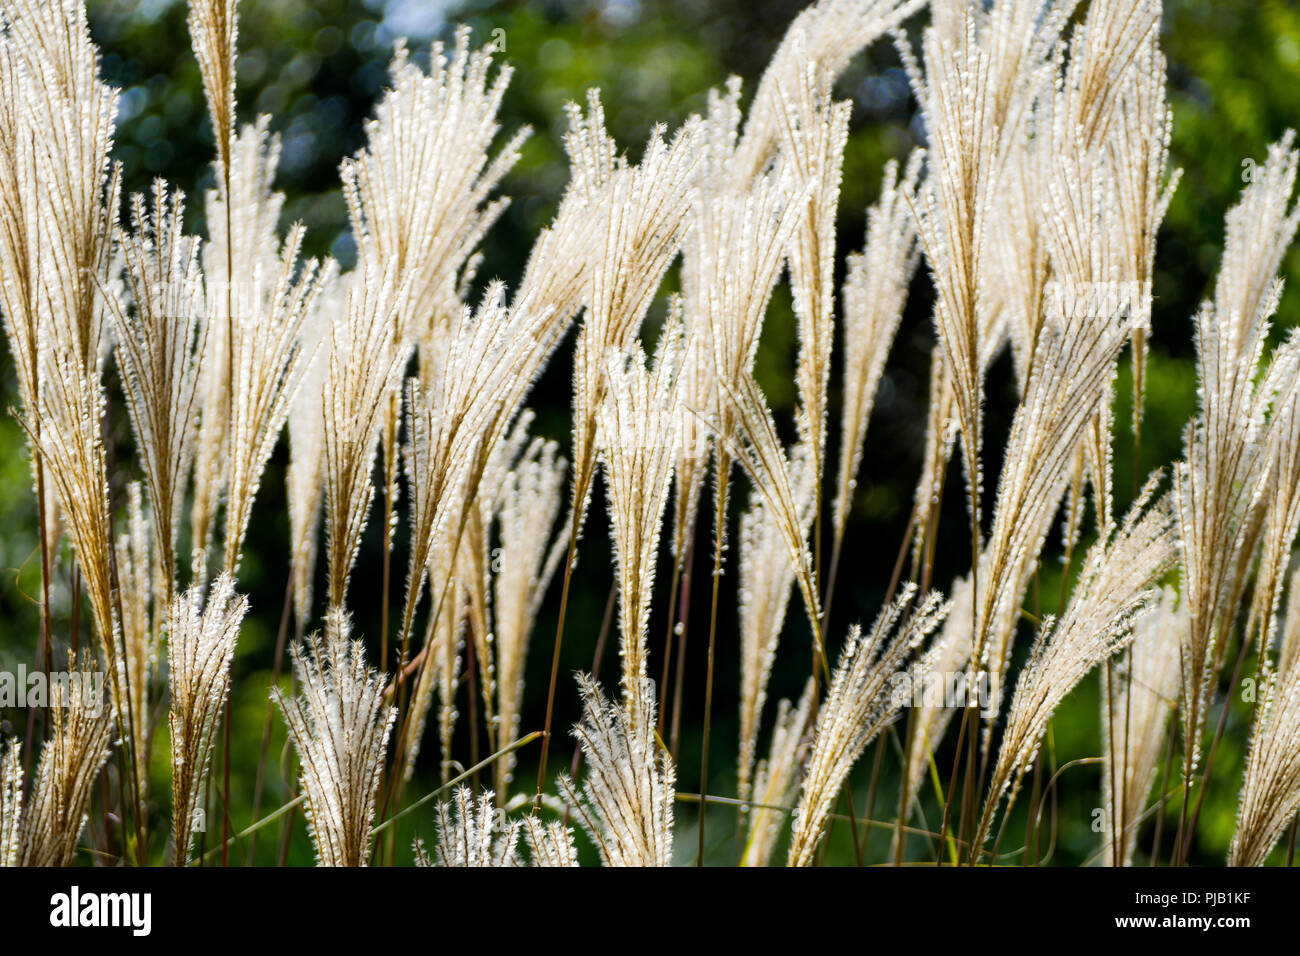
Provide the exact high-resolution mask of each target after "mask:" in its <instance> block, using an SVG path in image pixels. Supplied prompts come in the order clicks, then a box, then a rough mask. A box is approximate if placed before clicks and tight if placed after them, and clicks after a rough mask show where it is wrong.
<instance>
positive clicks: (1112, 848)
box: [1101, 587, 1187, 866]
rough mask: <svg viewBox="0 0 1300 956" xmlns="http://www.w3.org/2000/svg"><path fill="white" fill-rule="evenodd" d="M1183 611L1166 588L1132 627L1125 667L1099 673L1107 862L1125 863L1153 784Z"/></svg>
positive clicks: (1169, 710) (1169, 711)
mask: <svg viewBox="0 0 1300 956" xmlns="http://www.w3.org/2000/svg"><path fill="white" fill-rule="evenodd" d="M1186 627H1187V612H1186V608H1184V607H1183V606H1182V605H1180V604H1179V602H1178V595H1177V594H1176V593H1175V592H1174V590H1173V589H1172V588H1169V587H1166V588H1164V589H1163V590H1162V591H1161V592H1160V598H1159V601H1158V602H1157V603H1156V605H1155V607H1154V608H1153V610H1152V611H1151V613H1149V614H1146V615H1143V616H1142V617H1141V618H1139V619H1138V621H1137V623H1136V624H1135V625H1134V627H1133V642H1132V643H1131V644H1130V645H1129V654H1128V658H1127V662H1126V664H1125V665H1124V666H1122V667H1119V668H1116V669H1114V670H1113V671H1112V669H1111V668H1109V667H1108V668H1104V669H1103V670H1102V706H1101V728H1102V743H1103V746H1102V751H1103V756H1104V757H1105V762H1104V763H1103V764H1102V788H1101V789H1102V795H1103V796H1104V797H1105V800H1106V805H1105V810H1106V831H1105V835H1106V859H1107V861H1108V862H1109V863H1110V864H1111V865H1112V866H1128V865H1130V864H1131V863H1132V860H1133V852H1134V850H1135V848H1136V847H1137V837H1138V828H1139V826H1140V824H1141V822H1142V818H1143V813H1144V812H1145V810H1146V807H1147V797H1148V796H1149V794H1150V793H1151V787H1152V786H1153V785H1154V783H1155V780H1156V774H1157V772H1158V771H1159V769H1160V767H1159V763H1160V756H1161V751H1162V750H1163V749H1164V747H1163V746H1162V745H1163V743H1164V740H1165V731H1166V729H1167V727H1168V724H1169V718H1170V717H1171V716H1172V715H1173V710H1174V706H1175V705H1176V704H1177V703H1178V686H1179V663H1180V660H1179V646H1180V636H1181V635H1182V633H1183V631H1184V630H1186Z"/></svg>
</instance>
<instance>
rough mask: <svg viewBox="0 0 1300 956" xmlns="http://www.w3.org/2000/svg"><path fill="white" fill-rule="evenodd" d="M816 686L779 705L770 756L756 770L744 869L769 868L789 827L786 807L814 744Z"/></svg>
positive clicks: (810, 686) (797, 785) (749, 812)
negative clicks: (813, 714) (778, 840)
mask: <svg viewBox="0 0 1300 956" xmlns="http://www.w3.org/2000/svg"><path fill="white" fill-rule="evenodd" d="M811 722H812V683H811V681H810V682H809V684H808V686H807V687H805V688H804V692H803V695H802V696H801V697H800V698H799V702H798V704H796V705H794V706H791V704H790V701H788V700H782V701H780V702H779V703H778V704H777V705H776V717H775V719H774V720H773V724H772V744H771V746H770V748H769V749H768V754H767V757H766V758H765V759H764V760H760V761H759V763H758V766H757V767H756V768H754V774H753V776H754V784H753V788H752V791H751V792H752V794H753V800H752V802H751V803H750V804H749V811H748V816H749V824H748V826H749V836H748V838H747V840H746V841H745V850H744V854H743V855H742V856H741V858H740V865H741V866H767V865H769V863H770V861H771V859H772V854H773V852H774V851H775V850H776V841H777V839H778V838H779V837H780V835H781V830H782V829H783V828H784V826H785V819H786V811H785V807H786V805H787V804H788V803H789V802H790V801H791V800H793V799H794V797H795V794H796V793H797V791H798V788H799V777H800V773H801V772H802V770H803V764H804V760H805V759H806V758H807V756H808V748H809V746H811V744H812V734H811V729H812V728H811V726H810V725H811Z"/></svg>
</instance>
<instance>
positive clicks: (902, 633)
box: [786, 584, 948, 866]
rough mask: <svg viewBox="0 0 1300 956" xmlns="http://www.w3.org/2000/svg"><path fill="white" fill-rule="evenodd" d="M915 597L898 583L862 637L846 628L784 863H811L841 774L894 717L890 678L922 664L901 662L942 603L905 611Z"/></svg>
mask: <svg viewBox="0 0 1300 956" xmlns="http://www.w3.org/2000/svg"><path fill="white" fill-rule="evenodd" d="M915 598H916V587H915V586H914V585H911V584H908V585H905V586H904V587H903V589H902V591H901V592H900V593H899V596H898V597H897V598H895V599H894V601H893V602H892V603H891V604H889V605H888V606H887V607H885V608H884V609H883V610H881V612H880V614H879V616H878V617H877V618H876V621H875V623H874V624H873V625H872V626H871V630H870V632H868V633H867V635H866V636H865V637H864V636H863V634H862V630H861V628H860V627H858V626H857V625H854V626H853V627H852V628H850V630H849V637H848V640H847V641H846V642H845V644H844V649H843V650H842V651H841V652H840V662H839V664H838V666H837V667H836V668H835V675H834V677H833V678H832V679H831V684H830V688H829V690H828V692H827V694H826V700H825V701H824V702H823V703H822V706H821V709H820V711H819V712H818V716H817V729H816V732H815V733H814V735H813V743H812V752H811V753H810V754H809V756H808V766H807V770H806V771H805V773H804V778H803V783H802V784H801V785H800V790H799V803H798V805H797V806H796V807H795V811H794V824H793V833H792V834H791V837H790V850H789V856H788V859H787V862H786V865H787V866H810V865H811V864H812V862H813V855H814V854H815V853H816V852H817V846H818V844H819V843H820V842H821V839H822V836H823V835H824V833H825V830H826V821H827V819H828V818H829V817H830V812H831V808H832V807H833V806H834V804H835V800H836V798H837V797H838V796H839V792H840V788H841V787H842V786H843V785H844V781H845V780H846V779H847V777H848V775H849V771H850V770H852V769H853V765H854V764H855V763H857V760H858V758H859V757H860V756H862V752H863V751H864V750H865V749H866V747H867V744H869V743H871V741H872V740H873V739H875V737H876V735H877V734H879V733H880V732H881V731H882V730H884V729H885V727H886V726H887V725H888V724H889V723H890V721H892V720H893V719H894V718H895V717H896V716H898V711H899V709H900V706H901V704H902V703H903V702H902V701H899V700H898V699H897V697H896V695H895V694H894V693H893V688H894V686H895V680H896V679H897V678H898V677H899V676H900V675H906V676H907V677H909V679H910V680H915V679H916V678H917V677H919V676H920V675H921V674H923V673H924V672H925V670H926V669H927V668H928V664H927V663H926V661H924V660H919V661H913V662H910V663H909V660H908V659H909V657H910V656H911V655H912V652H913V651H915V650H916V648H917V647H918V646H919V645H920V643H921V642H922V641H923V640H924V639H925V638H926V637H927V636H928V635H929V634H930V633H931V632H932V631H933V630H934V629H935V628H937V627H938V626H939V625H940V624H941V623H942V622H943V619H944V616H945V615H946V614H947V613H948V605H947V604H945V603H944V602H943V601H942V600H941V599H940V597H939V595H938V594H934V593H932V594H930V595H928V596H927V597H926V598H925V599H924V600H922V601H921V602H920V603H919V604H917V606H916V607H915V608H913V607H912V605H913V602H914V600H915ZM904 615H906V616H904Z"/></svg>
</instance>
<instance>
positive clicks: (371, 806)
mask: <svg viewBox="0 0 1300 956" xmlns="http://www.w3.org/2000/svg"><path fill="white" fill-rule="evenodd" d="M292 655H293V666H294V673H295V675H296V676H297V679H298V687H299V693H298V696H296V697H292V698H291V697H289V696H287V695H286V694H284V693H283V692H282V691H281V690H280V688H278V687H274V688H272V689H271V696H272V698H273V699H274V700H275V702H276V704H277V705H278V706H279V708H280V712H281V713H282V714H283V715H284V721H285V723H286V724H287V725H288V728H289V738H290V740H292V741H293V748H294V751H295V752H296V753H297V754H298V762H299V766H300V778H301V781H302V788H303V791H304V793H305V795H306V797H307V827H308V829H309V830H310V831H311V838H312V843H313V844H314V845H315V847H316V860H317V862H318V864H319V865H321V866H365V865H366V862H367V859H368V858H369V855H370V842H371V832H372V827H373V825H374V815H375V799H376V797H377V796H378V792H379V779H380V773H381V770H382V767H383V759H384V752H385V750H386V748H387V746H388V735H389V731H390V730H391V729H392V724H393V718H394V710H393V708H392V707H391V706H389V705H388V704H387V703H386V702H385V699H384V698H385V694H384V692H385V689H386V688H387V685H388V680H387V678H385V677H384V676H383V675H382V674H379V673H377V672H375V671H374V670H373V669H371V668H369V667H367V666H366V661H365V651H364V649H363V647H362V645H361V642H359V641H354V640H351V626H350V623H349V621H348V618H347V616H346V614H345V613H344V612H343V611H341V610H338V609H333V610H331V611H329V613H328V614H327V615H326V617H325V634H324V638H323V639H322V638H321V637H319V636H317V635H313V636H312V637H309V638H308V639H307V640H306V641H305V642H304V643H303V644H302V645H301V646H298V645H295V646H294V647H293V649H292Z"/></svg>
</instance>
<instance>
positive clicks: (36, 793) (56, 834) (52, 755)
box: [0, 653, 116, 866]
mask: <svg viewBox="0 0 1300 956" xmlns="http://www.w3.org/2000/svg"><path fill="white" fill-rule="evenodd" d="M78 661H80V663H81V666H82V667H83V668H84V669H83V670H82V671H81V672H78V671H77V666H78ZM96 670H97V666H96V662H95V659H94V657H93V656H91V655H86V656H83V657H80V658H78V656H77V655H76V654H74V653H69V654H68V673H69V674H77V675H78V676H79V677H80V678H81V680H82V681H83V683H82V684H81V686H80V687H78V686H76V685H69V684H65V683H64V682H62V681H51V682H50V701H49V703H50V716H51V730H50V735H49V739H47V740H46V741H45V746H44V748H43V749H42V751H41V761H40V765H39V766H38V768H37V770H36V777H35V779H34V781H33V782H32V785H31V788H30V793H29V794H28V796H27V804H26V806H25V807H22V808H21V809H20V803H21V797H20V794H21V788H22V771H21V770H20V768H19V764H18V754H19V751H18V749H17V748H16V747H15V745H13V744H10V746H9V749H8V751H7V753H6V758H5V760H4V762H3V766H2V767H0V770H3V773H4V779H3V781H0V787H2V788H3V789H2V791H0V803H2V804H3V807H4V810H5V813H4V819H3V820H0V835H3V836H4V839H3V840H2V841H0V857H10V858H12V857H13V856H14V854H15V852H16V854H17V865H18V866H71V865H72V864H73V857H74V855H75V853H76V850H77V841H78V840H79V839H80V837H81V832H82V830H83V829H84V828H85V826H86V819H87V812H88V809H89V803H90V796H91V789H92V787H93V786H94V784H95V780H96V779H97V778H98V777H99V772H100V769H101V768H102V767H103V766H104V763H105V761H107V760H108V756H109V748H110V746H111V744H112V742H113V732H114V728H115V726H116V724H115V721H114V715H113V709H112V705H111V701H109V700H106V699H104V698H103V697H102V696H96V694H95V693H93V691H94V690H97V689H98V688H97V685H96V684H95V682H94V680H93V678H94V675H95V673H96Z"/></svg>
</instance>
